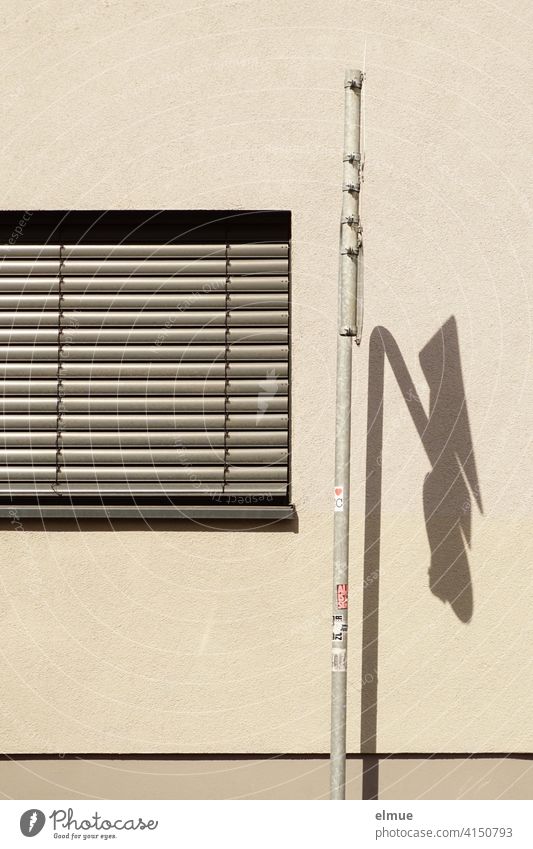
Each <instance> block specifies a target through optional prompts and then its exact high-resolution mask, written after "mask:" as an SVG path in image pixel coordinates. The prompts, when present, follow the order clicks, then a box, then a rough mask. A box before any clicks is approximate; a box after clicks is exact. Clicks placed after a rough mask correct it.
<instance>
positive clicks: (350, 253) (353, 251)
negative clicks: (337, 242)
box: [341, 242, 360, 256]
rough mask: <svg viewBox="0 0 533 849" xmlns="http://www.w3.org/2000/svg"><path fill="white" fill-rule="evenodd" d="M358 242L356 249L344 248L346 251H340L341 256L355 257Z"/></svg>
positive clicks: (357, 251) (357, 250)
mask: <svg viewBox="0 0 533 849" xmlns="http://www.w3.org/2000/svg"><path fill="white" fill-rule="evenodd" d="M359 246H360V242H358V244H357V247H355V248H351V247H350V248H346V250H342V251H341V256H357V254H358V253H359Z"/></svg>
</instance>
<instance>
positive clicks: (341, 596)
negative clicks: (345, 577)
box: [337, 584, 348, 610]
mask: <svg viewBox="0 0 533 849" xmlns="http://www.w3.org/2000/svg"><path fill="white" fill-rule="evenodd" d="M347 607H348V584H337V610H346V609H347Z"/></svg>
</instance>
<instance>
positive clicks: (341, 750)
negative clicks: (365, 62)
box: [331, 71, 363, 799]
mask: <svg viewBox="0 0 533 849" xmlns="http://www.w3.org/2000/svg"><path fill="white" fill-rule="evenodd" d="M362 84H363V74H362V73H361V71H347V72H346V75H345V80H344V155H343V164H344V165H343V186H342V216H341V228H340V257H339V328H338V338H337V402H336V423H335V483H334V542H333V628H332V646H331V649H332V651H331V669H332V683H331V798H332V799H344V798H345V795H346V683H347V669H348V663H347V656H348V655H347V651H348V537H349V527H350V424H351V403H352V349H353V340H354V338H355V339H356V341H357V342H359V340H360V333H361V327H360V318H359V313H360V309H359V307H360V303H361V296H360V292H358V276H359V275H358V269H359V253H360V250H361V245H362V242H361V234H362V228H361V222H360V220H359V193H360V188H361V166H362V162H361V88H362Z"/></svg>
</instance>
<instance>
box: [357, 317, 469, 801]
mask: <svg viewBox="0 0 533 849" xmlns="http://www.w3.org/2000/svg"><path fill="white" fill-rule="evenodd" d="M386 360H387V361H388V363H389V365H390V367H391V369H392V372H393V374H394V377H395V379H396V381H397V383H398V386H399V387H400V389H401V391H402V394H403V397H404V400H405V402H406V406H407V409H408V410H409V413H410V415H411V419H412V421H413V424H414V425H415V428H416V430H417V432H418V435H419V437H420V441H421V443H422V446H423V448H424V450H425V452H426V454H427V457H428V459H429V461H430V464H431V470H430V471H429V473H428V474H427V475H426V477H425V480H424V482H423V485H422V502H423V511H424V521H425V525H426V532H427V536H428V543H429V549H430V565H429V570H428V579H429V588H430V590H431V592H432V593H433V594H434V595H435V596H436V597H437V598H438V599H440V600H441V601H442V602H444V603H448V604H449V605H450V607H451V609H452V611H453V613H454V614H455V615H456V616H457V618H458V619H459V621H460V622H463V623H468V622H470V620H471V619H472V616H473V611H474V597H473V590H472V578H471V574H470V567H469V562H468V549H469V548H470V547H471V542H472V540H471V536H472V521H471V514H472V497H473V498H474V500H475V503H476V505H477V507H478V509H479V511H480V512H481V513H482V512H483V507H482V501H481V493H480V487H479V481H478V476H477V470H476V463H475V456H474V448H473V443H472V436H471V431H470V424H469V419H468V410H467V403H466V396H465V389H464V381H463V375H462V369H461V357H460V350H459V337H458V333H457V323H456V320H455V318H454V317H453V316H452V317H451V318H449V319H448V320H447V321H446V322H445V323H444V324H443V325H442V327H441V328H440V329H439V330H438V331H437V333H436V334H435V335H434V336H433V337H432V338H431V339H430V341H429V342H428V343H427V345H425V346H424V348H422V350H421V351H420V354H419V360H420V365H421V367H422V371H423V372H424V375H425V377H426V380H427V382H428V386H429V411H428V413H426V411H425V410H424V407H423V405H422V403H421V401H420V398H419V396H418V393H417V391H416V389H415V386H414V382H413V380H412V378H411V376H410V374H409V371H408V369H407V366H406V364H405V360H404V358H403V356H402V354H401V351H400V348H399V347H398V345H397V343H396V341H395V339H394V337H393V336H392V334H391V333H390V332H389V331H388V330H387V329H386V328H384V327H376V328H375V329H374V330H373V332H372V335H371V337H370V349H369V368H368V411H367V443H366V492H365V531H364V568H363V628H362V654H361V739H360V750H361V753H362V754H363V755H365V756H366V757H364V758H363V762H364V767H363V791H362V798H363V799H377V798H379V757H378V756H377V714H378V646H379V578H380V547H381V499H382V484H383V468H382V452H383V426H384V420H383V402H384V377H385V361H386Z"/></svg>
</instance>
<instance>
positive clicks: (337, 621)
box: [331, 613, 348, 643]
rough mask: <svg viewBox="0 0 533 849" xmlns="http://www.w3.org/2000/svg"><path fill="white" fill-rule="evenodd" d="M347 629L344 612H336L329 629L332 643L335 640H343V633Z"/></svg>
mask: <svg viewBox="0 0 533 849" xmlns="http://www.w3.org/2000/svg"><path fill="white" fill-rule="evenodd" d="M347 630H348V623H347V622H346V618H345V614H344V613H336V614H335V615H334V616H333V623H332V629H331V639H332V640H333V642H334V643H336V642H341V643H343V642H344V635H345V633H346V631H347Z"/></svg>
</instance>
